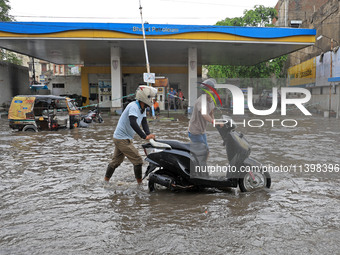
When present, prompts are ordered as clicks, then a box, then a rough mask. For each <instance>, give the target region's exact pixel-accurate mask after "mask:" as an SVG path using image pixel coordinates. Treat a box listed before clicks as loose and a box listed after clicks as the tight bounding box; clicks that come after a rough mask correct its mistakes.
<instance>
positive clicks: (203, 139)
mask: <svg viewBox="0 0 340 255" xmlns="http://www.w3.org/2000/svg"><path fill="white" fill-rule="evenodd" d="M188 134H189V138H190V140H191V141H192V142H193V143H205V144H206V145H207V147H208V150H209V146H208V142H207V135H206V134H199V135H194V134H191V133H190V132H188Z"/></svg>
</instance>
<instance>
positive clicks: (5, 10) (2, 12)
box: [0, 0, 14, 21]
mask: <svg viewBox="0 0 340 255" xmlns="http://www.w3.org/2000/svg"><path fill="white" fill-rule="evenodd" d="M10 10H11V6H9V0H0V21H13V20H14V19H13V17H12V16H11V15H9V11H10Z"/></svg>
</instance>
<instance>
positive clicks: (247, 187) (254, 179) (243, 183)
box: [239, 172, 271, 192]
mask: <svg viewBox="0 0 340 255" xmlns="http://www.w3.org/2000/svg"><path fill="white" fill-rule="evenodd" d="M239 186H240V190H241V191H242V192H250V191H254V190H259V189H263V188H270V186H271V177H270V174H269V173H268V172H264V173H261V172H248V173H245V175H244V176H243V177H242V178H240V179H239Z"/></svg>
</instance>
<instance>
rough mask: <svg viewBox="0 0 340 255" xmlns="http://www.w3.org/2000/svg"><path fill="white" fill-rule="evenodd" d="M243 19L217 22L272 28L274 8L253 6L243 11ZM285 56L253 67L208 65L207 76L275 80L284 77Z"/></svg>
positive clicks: (220, 23) (221, 24)
mask: <svg viewBox="0 0 340 255" xmlns="http://www.w3.org/2000/svg"><path fill="white" fill-rule="evenodd" d="M243 14H244V16H243V17H236V18H226V19H224V20H221V21H218V22H217V23H216V25H218V26H253V27H272V26H273V25H272V24H271V22H272V20H273V19H274V18H277V11H276V9H275V8H270V7H264V6H263V5H255V6H254V9H252V10H245V11H244V12H243ZM286 60H287V56H286V55H285V56H281V57H278V58H275V59H271V60H269V61H266V62H262V63H259V64H257V65H253V66H231V65H209V66H206V68H207V69H208V76H210V77H215V78H269V77H271V76H275V77H277V78H280V77H285V73H284V71H283V70H284V64H285V62H286Z"/></svg>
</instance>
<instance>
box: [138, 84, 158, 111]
mask: <svg viewBox="0 0 340 255" xmlns="http://www.w3.org/2000/svg"><path fill="white" fill-rule="evenodd" d="M156 95H157V89H155V88H153V87H151V86H146V85H141V86H139V87H138V88H137V90H136V99H137V100H138V101H141V102H143V103H144V104H146V105H148V106H152V105H153V99H154V98H155V97H156Z"/></svg>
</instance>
